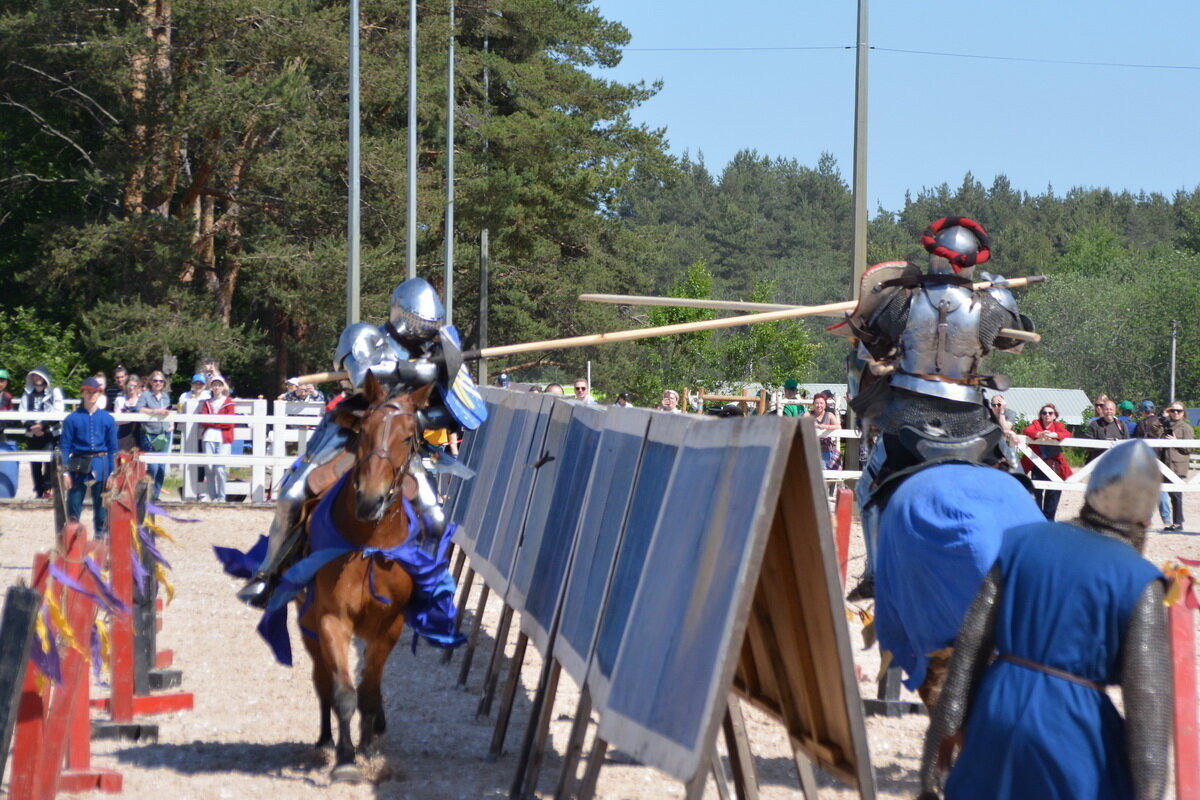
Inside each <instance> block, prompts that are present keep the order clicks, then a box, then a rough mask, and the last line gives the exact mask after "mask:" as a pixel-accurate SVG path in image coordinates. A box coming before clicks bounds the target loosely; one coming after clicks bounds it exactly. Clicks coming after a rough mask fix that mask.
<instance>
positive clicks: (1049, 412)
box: [1038, 408, 1054, 417]
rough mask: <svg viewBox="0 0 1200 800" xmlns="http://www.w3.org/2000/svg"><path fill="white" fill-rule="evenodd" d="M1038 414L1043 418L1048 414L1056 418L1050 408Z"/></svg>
mask: <svg viewBox="0 0 1200 800" xmlns="http://www.w3.org/2000/svg"><path fill="white" fill-rule="evenodd" d="M1038 413H1039V414H1041V415H1042V416H1045V415H1046V414H1049V415H1050V416H1052V417H1053V416H1054V412H1053V411H1051V410H1050V409H1048V408H1047V409H1046V410H1045V411H1039V412H1038Z"/></svg>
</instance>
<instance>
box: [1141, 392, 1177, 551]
mask: <svg viewBox="0 0 1200 800" xmlns="http://www.w3.org/2000/svg"><path fill="white" fill-rule="evenodd" d="M1138 410H1139V411H1140V412H1141V414H1142V418H1141V419H1139V420H1138V421H1137V424H1136V425H1134V426H1133V437H1132V438H1134V439H1161V438H1162V437H1163V426H1164V425H1165V424H1166V420H1164V419H1163V418H1162V417H1160V416H1159V415H1158V406H1156V405H1154V401H1153V400H1151V399H1149V398H1147V399H1145V400H1143V401H1142V402H1141V403H1139V404H1138ZM1158 516H1159V518H1160V519H1161V520H1162V524H1163V529H1164V530H1165V529H1166V528H1167V526H1168V525H1170V524H1171V497H1170V494H1169V493H1167V492H1160V493H1159V495H1158Z"/></svg>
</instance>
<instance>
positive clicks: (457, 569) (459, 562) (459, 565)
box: [451, 545, 467, 586]
mask: <svg viewBox="0 0 1200 800" xmlns="http://www.w3.org/2000/svg"><path fill="white" fill-rule="evenodd" d="M451 547H454V545H451ZM457 549H458V552H457V553H456V554H455V556H454V585H455V586H458V579H459V577H460V576H461V575H462V570H463V564H464V563H465V562H466V560H467V551H466V550H463V549H462V548H461V547H459V548H457Z"/></svg>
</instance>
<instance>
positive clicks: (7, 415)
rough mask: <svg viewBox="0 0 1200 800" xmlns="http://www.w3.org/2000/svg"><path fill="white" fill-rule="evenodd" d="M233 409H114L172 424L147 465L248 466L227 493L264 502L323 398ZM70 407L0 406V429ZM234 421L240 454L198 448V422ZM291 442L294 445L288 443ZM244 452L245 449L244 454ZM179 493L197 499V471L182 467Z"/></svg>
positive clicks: (300, 446)
mask: <svg viewBox="0 0 1200 800" xmlns="http://www.w3.org/2000/svg"><path fill="white" fill-rule="evenodd" d="M234 407H235V414H234V415H233V416H232V417H230V416H220V417H217V416H215V415H212V414H184V413H181V412H178V411H172V412H171V413H170V414H169V415H167V416H166V417H158V416H151V415H149V414H132V413H119V414H113V417H114V418H116V421H117V424H118V425H119V424H121V423H124V422H162V423H170V424H172V425H173V426H174V431H173V436H172V444H171V448H170V450H168V451H164V452H160V453H142V460H143V461H144V462H146V463H147V464H168V465H180V466H190V465H196V466H218V465H224V466H226V467H249V468H250V478H249V480H248V481H229V482H228V484H227V493H228V494H232V495H241V494H244V495H245V497H246V500H248V501H251V502H256V503H261V502H266V501H267V500H269V499H270V498H271V497H272V496H273V493H274V490H275V489H277V488H278V487H279V483H280V482H281V481H282V480H283V476H284V470H285V469H286V468H287V467H288V466H290V465H291V464H292V462H293V461H295V459H296V455H297V454H299V453H303V452H304V449H305V447H306V446H307V445H308V438H309V436H310V435H311V434H312V429H313V428H315V427H316V425H317V423H319V422H320V421H321V416H322V415H323V414H324V410H325V406H324V404H323V403H284V402H281V401H275V400H234ZM68 413H70V412H47V413H43V414H31V413H29V412H27V411H0V428H4V429H6V430H7V431H8V432H9V434H10V436H13V434H14V433H15V434H16V435H15V436H13V438H15V439H19V438H20V437H21V436H22V434H23V433H24V429H23V428H21V427H17V425H18V424H20V425H23V424H24V423H27V422H32V421H39V422H57V421H60V420H62V419H64V418H65V417H66V416H67V414H68ZM213 421H219V422H222V423H225V422H233V423H234V425H235V426H236V427H234V430H233V438H234V441H235V442H241V448H242V450H243V452H242V453H235V454H232V455H218V454H210V453H202V452H200V451H201V449H202V448H201V447H200V426H199V424H197V423H200V422H213ZM289 445H292V446H291V447H289ZM246 451H249V452H248V453H247V452H246ZM52 458H53V453H52V452H51V451H49V450H33V451H28V450H26V451H17V452H0V461H18V462H32V461H50V460H51V459H52ZM183 476H184V485H183V497H184V498H185V499H195V498H196V497H197V496H198V494H199V491H200V487H199V485H198V484H197V483H196V477H195V470H189V469H184V470H183Z"/></svg>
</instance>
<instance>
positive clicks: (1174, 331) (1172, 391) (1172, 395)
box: [1167, 319, 1179, 403]
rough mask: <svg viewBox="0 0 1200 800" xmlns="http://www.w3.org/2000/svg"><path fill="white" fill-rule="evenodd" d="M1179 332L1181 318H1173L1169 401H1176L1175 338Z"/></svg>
mask: <svg viewBox="0 0 1200 800" xmlns="http://www.w3.org/2000/svg"><path fill="white" fill-rule="evenodd" d="M1178 334H1179V320H1177V319H1173V320H1171V387H1170V389H1168V390H1167V402H1168V403H1174V402H1175V339H1176V337H1177V336H1178Z"/></svg>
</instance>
